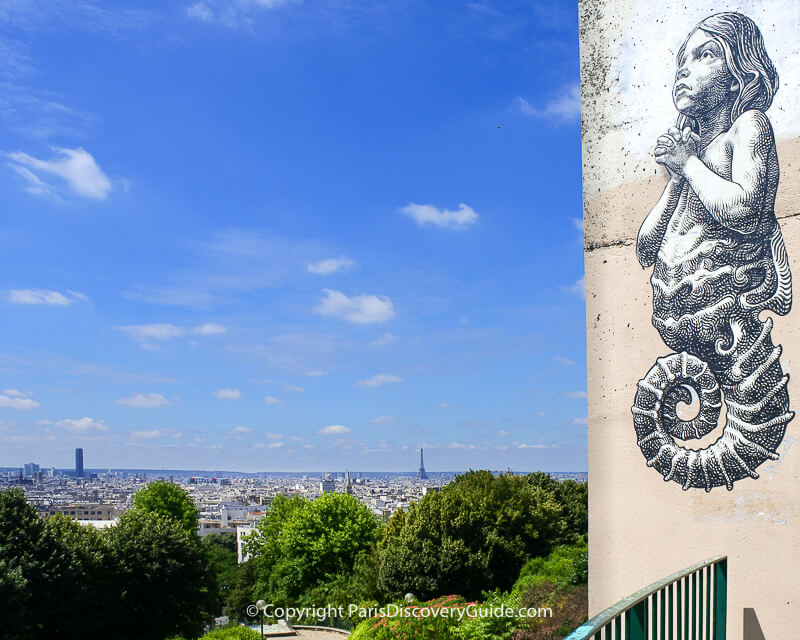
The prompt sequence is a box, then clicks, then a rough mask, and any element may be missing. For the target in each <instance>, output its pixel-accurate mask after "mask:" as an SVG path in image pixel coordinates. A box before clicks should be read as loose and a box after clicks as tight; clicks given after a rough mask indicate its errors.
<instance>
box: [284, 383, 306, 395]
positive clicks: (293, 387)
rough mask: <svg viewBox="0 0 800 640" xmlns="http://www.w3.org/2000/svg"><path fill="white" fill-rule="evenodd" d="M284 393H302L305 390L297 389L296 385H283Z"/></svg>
mask: <svg viewBox="0 0 800 640" xmlns="http://www.w3.org/2000/svg"><path fill="white" fill-rule="evenodd" d="M283 390H284V391H293V392H294V393H303V391H305V389H303V387H298V386H297V385H296V384H285V385H283Z"/></svg>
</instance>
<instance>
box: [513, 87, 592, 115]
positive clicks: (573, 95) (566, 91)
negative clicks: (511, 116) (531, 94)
mask: <svg viewBox="0 0 800 640" xmlns="http://www.w3.org/2000/svg"><path fill="white" fill-rule="evenodd" d="M516 104H517V108H518V109H519V110H520V111H521V112H522V113H524V114H525V115H526V116H533V117H534V118H542V119H545V120H553V121H556V122H566V121H569V120H574V119H577V118H579V117H580V115H581V90H580V86H579V85H578V84H568V85H564V86H563V87H562V88H561V90H560V92H559V93H558V95H556V96H554V97H553V99H552V100H550V101H549V102H548V103H547V104H545V105H544V107H542V108H537V107H534V106H533V105H532V104H530V103H529V102H528V101H527V100H525V99H524V98H517V100H516Z"/></svg>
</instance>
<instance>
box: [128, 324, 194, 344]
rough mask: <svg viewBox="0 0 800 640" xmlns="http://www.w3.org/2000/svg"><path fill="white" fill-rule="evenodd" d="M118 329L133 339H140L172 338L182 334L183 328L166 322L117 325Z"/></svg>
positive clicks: (162, 339)
mask: <svg viewBox="0 0 800 640" xmlns="http://www.w3.org/2000/svg"><path fill="white" fill-rule="evenodd" d="M118 329H119V330H120V331H124V332H125V333H127V334H128V335H129V336H130V337H131V338H133V339H134V340H140V341H147V340H160V341H164V340H172V338H179V337H180V336H182V335H183V334H184V330H183V329H181V328H180V327H176V326H175V325H174V324H167V323H151V324H129V325H125V326H122V327H118Z"/></svg>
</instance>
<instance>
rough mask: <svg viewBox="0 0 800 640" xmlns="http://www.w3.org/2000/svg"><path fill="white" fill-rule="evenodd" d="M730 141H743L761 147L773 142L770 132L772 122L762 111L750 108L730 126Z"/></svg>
mask: <svg viewBox="0 0 800 640" xmlns="http://www.w3.org/2000/svg"><path fill="white" fill-rule="evenodd" d="M730 140H731V142H732V143H734V144H736V143H740V144H741V143H745V144H751V145H755V146H756V147H762V148H763V145H764V144H765V143H766V144H767V145H773V144H775V140H774V135H773V133H772V123H771V122H770V121H769V118H768V117H767V116H766V114H765V113H764V112H763V111H759V110H758V109H750V110H749V111H745V112H744V113H742V115H740V116H739V117H738V118H736V120H735V121H734V122H733V125H732V126H731V128H730Z"/></svg>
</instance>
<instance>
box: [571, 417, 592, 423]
mask: <svg viewBox="0 0 800 640" xmlns="http://www.w3.org/2000/svg"><path fill="white" fill-rule="evenodd" d="M572 424H589V418H588V417H583V418H574V419H573V420H572Z"/></svg>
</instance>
